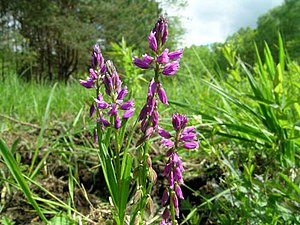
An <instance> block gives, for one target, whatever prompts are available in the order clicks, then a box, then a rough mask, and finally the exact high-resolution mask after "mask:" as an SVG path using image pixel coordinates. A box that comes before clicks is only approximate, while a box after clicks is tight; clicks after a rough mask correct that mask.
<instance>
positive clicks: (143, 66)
mask: <svg viewBox="0 0 300 225" xmlns="http://www.w3.org/2000/svg"><path fill="white" fill-rule="evenodd" d="M133 64H134V65H136V66H137V67H139V68H141V69H149V68H150V67H151V66H150V65H149V63H147V62H146V61H144V60H142V59H139V58H134V60H133Z"/></svg>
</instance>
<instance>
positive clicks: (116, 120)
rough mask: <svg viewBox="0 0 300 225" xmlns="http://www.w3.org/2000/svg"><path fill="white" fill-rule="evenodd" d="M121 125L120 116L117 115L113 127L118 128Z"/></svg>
mask: <svg viewBox="0 0 300 225" xmlns="http://www.w3.org/2000/svg"><path fill="white" fill-rule="evenodd" d="M120 127H121V120H120V118H119V117H118V116H117V117H116V119H115V128H116V129H119V128H120Z"/></svg>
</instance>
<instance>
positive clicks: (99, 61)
mask: <svg viewBox="0 0 300 225" xmlns="http://www.w3.org/2000/svg"><path fill="white" fill-rule="evenodd" d="M91 64H92V67H93V68H94V69H97V68H98V67H99V68H100V72H101V73H105V72H106V68H105V64H104V58H103V56H102V54H101V49H100V46H99V45H98V44H96V45H95V46H94V48H93V53H92V58H91Z"/></svg>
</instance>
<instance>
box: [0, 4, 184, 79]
mask: <svg viewBox="0 0 300 225" xmlns="http://www.w3.org/2000/svg"><path fill="white" fill-rule="evenodd" d="M0 11H1V20H0V21H1V24H3V25H2V27H8V25H10V24H12V23H14V24H15V28H16V29H15V31H16V32H17V33H18V34H19V37H20V38H19V39H20V41H19V42H18V43H17V45H16V46H15V48H11V47H10V50H11V52H12V54H14V55H15V56H17V58H18V60H17V62H18V63H17V71H18V74H20V75H22V76H23V77H25V78H26V79H27V80H29V79H36V80H44V79H49V80H53V79H58V80H63V81H67V80H68V78H69V77H70V76H71V74H73V73H74V72H78V71H83V70H86V67H87V65H88V64H89V62H88V59H89V56H88V55H87V54H88V53H89V52H90V51H89V49H90V48H91V46H92V45H93V44H95V43H96V42H100V44H101V45H102V46H103V47H102V48H105V49H106V52H107V51H108V50H109V49H110V44H111V43H112V42H117V43H118V42H121V40H122V37H124V38H125V40H126V41H127V43H128V45H129V46H134V47H135V48H136V49H140V50H142V51H143V50H144V49H146V48H147V45H148V43H147V36H148V34H149V31H150V30H149V27H151V26H152V24H153V22H154V21H155V20H156V19H157V17H158V16H159V15H160V14H161V13H162V9H161V7H160V5H159V3H158V2H156V1H154V0H109V1H107V0H87V1H85V0H67V1H65V0H58V1H47V0H40V1H28V0H15V1H8V0H2V1H1V10H0ZM178 27H179V26H178V25H177V26H176V27H175V26H174V29H178ZM176 34H177V35H175V39H173V42H172V40H171V42H172V43H173V44H175V42H176V38H177V37H178V35H179V33H176ZM171 37H172V36H171ZM9 39H10V40H9V41H8V42H7V43H11V42H12V40H16V38H14V39H12V38H9ZM171 39H172V38H171ZM174 40H175V41H174ZM2 46H3V47H8V46H9V45H8V44H6V42H5V43H4V44H3V45H2ZM2 58H3V57H2ZM2 65H4V63H2Z"/></svg>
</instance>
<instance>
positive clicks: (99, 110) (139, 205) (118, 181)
mask: <svg viewBox="0 0 300 225" xmlns="http://www.w3.org/2000/svg"><path fill="white" fill-rule="evenodd" d="M167 38H168V21H167V19H166V18H165V17H160V18H159V19H158V21H157V22H156V24H155V26H154V28H153V29H152V30H151V31H150V34H149V36H148V43H149V48H150V49H151V51H152V53H151V54H149V55H147V54H144V55H143V56H142V58H138V57H135V56H134V57H133V64H134V65H135V66H137V67H139V68H141V69H148V70H154V77H153V78H152V79H151V80H150V81H149V85H148V94H147V99H146V103H145V105H144V106H143V107H142V109H141V111H140V113H139V116H138V119H137V120H138V121H140V122H141V131H142V136H141V137H140V138H139V139H138V141H137V144H136V147H137V148H138V149H139V151H138V155H137V156H136V158H137V161H138V166H137V168H135V169H133V171H137V176H134V177H132V174H131V171H132V165H131V164H132V162H131V160H132V156H131V155H130V154H129V153H128V149H129V144H130V142H131V137H132V134H133V132H134V129H132V131H131V134H130V135H129V138H128V140H127V144H125V145H124V143H123V142H124V135H125V129H126V124H127V120H128V119H129V118H130V117H132V116H133V114H134V112H135V107H134V99H129V100H125V98H126V96H127V95H128V90H127V86H123V85H122V81H121V79H120V77H119V75H118V73H117V71H116V69H115V67H114V65H113V63H112V62H111V61H106V62H105V60H104V58H103V56H102V54H101V50H100V47H99V46H98V45H95V47H94V49H93V53H92V58H91V69H90V70H89V77H88V78H87V79H86V80H80V83H81V85H82V86H84V87H85V88H93V89H95V90H96V95H95V96H94V97H93V99H92V103H91V107H90V117H93V116H94V115H95V114H96V120H95V121H96V124H97V127H96V131H95V138H94V139H95V142H96V141H97V142H98V145H99V159H100V162H101V166H102V169H103V173H104V177H105V180H106V184H107V186H108V189H109V192H110V196H111V198H112V202H113V204H114V207H115V213H114V218H115V221H116V223H117V224H124V223H125V210H126V206H127V204H128V199H129V192H130V191H129V190H130V183H131V181H133V180H134V181H135V184H136V185H135V186H136V190H135V194H134V196H133V201H134V203H135V204H134V205H133V207H132V209H131V213H130V214H131V215H130V220H129V221H128V222H129V223H130V224H135V225H137V224H140V223H141V222H142V221H143V220H144V211H145V209H148V211H149V212H150V215H151V214H153V208H154V204H153V200H152V198H151V194H152V193H151V190H152V186H153V184H155V182H156V179H157V174H156V172H155V171H154V169H153V168H152V160H151V157H150V155H149V138H150V137H151V135H152V134H153V133H155V132H157V133H158V134H159V135H160V136H162V137H163V140H162V144H163V145H164V146H166V147H168V148H169V150H168V151H167V157H168V163H167V165H166V167H165V170H164V172H163V175H164V176H166V177H168V180H169V188H168V189H166V191H165V192H164V196H163V199H162V202H163V205H166V203H167V200H168V198H169V197H170V198H171V201H170V202H171V203H170V207H165V210H164V213H163V219H162V221H161V224H166V223H168V224H175V223H176V219H175V215H177V216H179V206H178V198H179V199H182V198H183V194H182V191H181V188H180V184H182V182H183V179H182V174H181V173H182V172H183V171H184V169H183V166H182V163H181V160H180V159H179V155H178V152H177V150H178V149H179V148H180V147H183V148H186V149H194V148H197V147H198V142H197V140H196V135H197V133H196V131H195V129H194V128H185V126H186V124H187V118H186V117H185V116H184V115H181V114H174V115H173V118H172V122H173V127H174V129H175V131H176V135H175V136H172V135H171V134H170V133H168V132H167V131H165V130H164V129H163V128H161V127H159V112H158V104H159V101H160V102H161V103H162V104H164V105H169V103H168V98H167V95H166V92H165V90H164V88H163V86H162V83H161V82H160V76H161V75H164V76H172V75H174V74H175V73H176V72H177V71H178V69H179V63H180V58H181V57H182V53H183V49H180V50H177V51H174V52H169V49H167V48H166V49H163V47H164V45H165V43H166V41H167ZM102 87H104V90H105V92H103V91H101V90H102ZM103 93H106V96H104V95H103ZM106 99H107V100H106ZM158 100H159V101H158ZM122 146H125V147H123V149H122ZM121 156H122V157H121ZM133 178H134V179H133ZM170 213H171V216H170ZM168 215H169V216H168Z"/></svg>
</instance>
